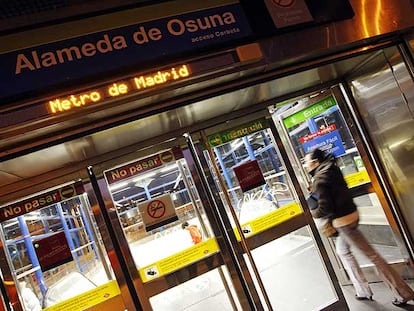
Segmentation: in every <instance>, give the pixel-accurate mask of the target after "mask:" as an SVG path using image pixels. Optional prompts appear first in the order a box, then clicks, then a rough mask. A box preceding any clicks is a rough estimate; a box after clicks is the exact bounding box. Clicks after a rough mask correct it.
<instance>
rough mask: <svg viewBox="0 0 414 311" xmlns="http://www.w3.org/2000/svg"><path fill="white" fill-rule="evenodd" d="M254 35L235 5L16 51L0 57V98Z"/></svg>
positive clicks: (239, 7) (241, 11)
mask: <svg viewBox="0 0 414 311" xmlns="http://www.w3.org/2000/svg"><path fill="white" fill-rule="evenodd" d="M251 33H252V32H251V29H250V26H249V24H248V22H247V19H246V16H245V14H244V12H243V10H242V8H241V6H240V5H239V4H231V5H224V6H220V7H216V8H210V9H205V10H199V11H195V12H190V13H186V14H181V15H176V16H169V17H168V18H162V19H157V20H152V21H148V22H143V23H139V24H135V25H131V26H126V27H122V28H117V29H113V30H109V31H103V32H98V33H94V34H90V35H85V36H81V37H77V38H72V39H68V40H63V41H59V42H54V43H50V44H45V45H41V46H37V47H31V48H28V49H25V50H19V51H13V52H10V53H6V54H2V55H0V81H1V82H2V83H1V84H0V97H1V98H9V97H12V96H15V95H19V94H24V93H28V92H32V91H36V90H40V89H42V88H50V87H53V86H56V85H59V84H62V83H65V82H72V81H76V80H77V79H81V78H82V79H84V78H88V77H92V76H98V75H99V74H102V73H105V72H114V71H115V70H121V69H124V68H127V67H131V66H137V65H140V64H143V63H147V62H148V61H154V60H157V59H161V58H163V57H166V56H169V57H171V56H177V55H178V54H179V53H183V52H191V51H194V50H197V49H200V48H205V47H210V46H213V45H218V44H223V43H228V42H231V41H234V40H238V39H240V38H244V37H247V36H249V35H251ZM135 69H136V68H135Z"/></svg>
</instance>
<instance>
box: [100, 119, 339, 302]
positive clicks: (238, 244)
mask: <svg viewBox="0 0 414 311" xmlns="http://www.w3.org/2000/svg"><path fill="white" fill-rule="evenodd" d="M233 122H234V124H238V125H237V129H232V128H230V127H229V126H228V124H227V123H226V124H224V125H220V126H218V127H216V128H209V129H206V130H205V131H203V132H202V133H199V132H197V133H192V134H185V135H184V137H182V138H176V139H171V140H169V141H166V142H164V143H160V144H158V145H154V146H152V147H150V148H143V149H142V150H140V151H137V152H135V153H134V154H131V155H128V158H129V159H128V160H127V159H124V160H122V159H118V160H117V161H116V160H114V161H115V162H118V164H115V165H112V166H110V165H108V167H107V168H106V169H105V170H103V171H102V174H98V177H97V180H98V181H99V192H100V193H101V194H102V197H103V199H104V200H103V201H104V202H105V208H106V209H107V210H108V211H110V217H111V221H112V224H113V226H114V227H117V226H119V228H120V231H119V235H118V236H117V239H118V240H119V241H120V246H121V248H122V249H123V250H124V253H123V255H124V256H125V262H126V263H130V264H131V267H129V269H130V270H129V272H130V274H131V275H132V276H133V279H134V284H135V288H136V292H137V294H138V296H139V299H140V303H141V306H142V308H143V309H144V310H208V309H217V308H220V309H222V310H273V309H282V310H315V309H324V308H325V307H329V306H338V308H342V309H343V310H346V309H347V307H346V303H345V300H344V297H343V295H342V292H341V289H340V287H339V284H338V282H337V280H336V278H335V275H334V273H333V269H332V267H331V266H330V265H329V260H328V259H327V256H326V252H324V250H323V246H322V243H321V241H320V239H319V237H318V236H317V235H315V232H316V228H315V227H314V224H313V223H312V221H311V217H310V215H309V213H308V212H304V211H303V209H302V204H301V203H300V202H304V199H303V195H302V194H300V193H299V195H298V194H297V191H298V190H299V191H300V189H299V188H296V187H295V186H294V185H293V182H292V179H291V178H290V177H289V173H288V170H287V169H286V166H285V162H284V159H283V158H282V157H281V155H280V152H279V149H278V148H277V147H275V146H276V143H275V139H274V136H273V134H272V130H271V128H270V127H271V126H270V124H268V123H267V120H265V119H264V118H260V119H258V120H250V121H248V125H246V124H243V123H240V122H243V120H237V121H236V120H232V124H233ZM223 126H224V128H225V129H223ZM243 129H247V132H246V130H243ZM235 130H236V131H237V133H241V134H238V135H237V137H236V136H233V135H232V134H223V133H224V132H225V133H227V132H228V133H233V132H234V131H235ZM223 131H224V132H223ZM273 132H274V131H273ZM219 135H220V136H221V137H222V138H220V137H219ZM223 137H226V138H223ZM204 138H205V139H204ZM223 139H224V140H223ZM206 148H207V149H206ZM213 150H215V151H213ZM214 152H216V153H214ZM253 158H254V159H253ZM222 160H223V162H221V161H222ZM220 163H223V164H224V166H222V168H225V169H226V171H223V170H222V171H220V169H219V166H220ZM248 172H250V173H254V174H255V176H256V177H255V178H254V180H253V181H252V180H250V179H249V178H247V179H248V180H249V181H247V180H246V179H245V178H244V177H240V176H246V173H248ZM250 173H248V174H247V175H249V174H250ZM236 175H238V177H236ZM226 178H227V180H228V181H230V180H231V181H232V184H231V185H230V184H226V182H225V180H226ZM296 183H297V182H296ZM246 187H247V188H246ZM299 198H301V199H299ZM125 250H127V251H125ZM332 280H333V281H332ZM321 293H323V294H321ZM298 297H300V299H298Z"/></svg>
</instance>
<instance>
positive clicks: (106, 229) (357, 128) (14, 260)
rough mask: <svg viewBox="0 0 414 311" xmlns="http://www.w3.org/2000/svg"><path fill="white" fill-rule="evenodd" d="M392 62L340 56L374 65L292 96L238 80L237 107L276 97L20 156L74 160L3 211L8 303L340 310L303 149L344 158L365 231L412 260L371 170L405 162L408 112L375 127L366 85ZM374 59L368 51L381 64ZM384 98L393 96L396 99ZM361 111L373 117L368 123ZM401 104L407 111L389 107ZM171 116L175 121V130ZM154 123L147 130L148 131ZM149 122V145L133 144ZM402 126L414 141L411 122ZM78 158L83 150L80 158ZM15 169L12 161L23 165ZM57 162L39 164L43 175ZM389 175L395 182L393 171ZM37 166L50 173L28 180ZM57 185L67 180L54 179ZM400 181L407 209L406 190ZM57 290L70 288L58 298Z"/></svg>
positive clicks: (336, 269)
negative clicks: (313, 212) (310, 203)
mask: <svg viewBox="0 0 414 311" xmlns="http://www.w3.org/2000/svg"><path fill="white" fill-rule="evenodd" d="M396 55H397V56H401V55H400V54H399V52H398V50H397V48H396V47H390V48H388V49H384V50H381V51H373V52H372V54H371V55H368V56H366V55H365V54H363V55H358V56H356V57H355V59H356V60H355V59H349V60H342V61H343V63H341V64H339V65H337V66H338V67H340V68H343V67H344V68H348V67H352V66H351V65H354V64H355V63H358V65H359V64H361V63H362V64H367V67H366V68H365V67H364V66H362V65H361V66H359V67H358V68H363V72H362V73H361V72H357V73H356V74H354V75H349V76H347V77H344V79H343V80H341V81H340V82H338V81H335V82H333V78H329V79H327V80H328V81H327V83H325V84H324V87H320V85H319V84H317V83H319V76H318V77H317V81H316V82H315V81H313V80H312V81H309V80H306V81H307V82H306V84H312V85H318V86H317V87H316V86H314V87H312V88H311V89H306V90H304V89H303V88H301V89H300V90H299V91H298V92H293V91H292V90H291V91H292V92H289V97H286V96H285V97H283V100H282V99H281V98H282V97H280V98H279V97H278V96H275V95H274V94H273V93H271V92H270V90H271V89H272V87H273V86H275V85H277V84H278V82H279V80H278V79H279V78H275V77H274V76H273V77H271V79H273V80H271V79H270V78H269V79H268V80H266V81H264V82H260V83H261V84H259V82H257V84H256V85H253V86H251V85H250V86H249V85H248V86H244V85H242V82H239V81H237V83H239V84H238V85H237V88H236V89H235V90H233V91H232V92H233V93H234V96H235V97H234V98H236V99H237V100H239V99H240V101H241V98H243V96H244V95H246V94H247V95H249V93H250V94H251V93H253V94H254V96H253V97H252V98H253V99H256V98H258V97H260V96H256V95H257V93H259V91H261V90H263V89H264V90H265V92H266V96H268V97H267V98H266V97H265V99H266V100H264V101H263V102H260V103H257V102H253V101H251V102H249V101H248V100H250V99H251V98H248V96H246V98H247V99H248V100H246V101H245V102H243V104H240V102H239V101H237V105H234V107H230V108H228V107H224V108H223V109H224V110H225V114H224V115H223V116H221V115H220V111H221V110H220V109H219V108H221V107H219V106H226V105H221V101H225V100H226V99H228V97H226V96H230V95H229V94H230V93H231V91H227V93H225V94H224V95H220V96H218V95H217V98H215V97H214V96H216V95H214V96H213V95H211V97H209V98H208V100H212V101H214V100H216V102H215V106H214V108H216V109H217V110H216V111H215V110H213V109H211V107H208V105H205V104H206V103H205V102H203V101H202V100H200V101H198V102H195V103H192V104H188V105H186V106H185V107H184V106H183V107H178V108H177V109H175V108H174V109H172V110H167V111H163V112H160V113H159V114H155V113H154V114H153V115H151V116H148V115H147V116H145V117H140V118H138V117H136V115H135V113H137V111H136V110H135V111H132V112H130V113H129V116H128V118H126V119H122V120H121V121H119V123H117V124H112V127H110V126H108V128H105V129H102V128H101V129H99V131H98V130H97V131H96V132H94V133H92V134H85V133H81V135H80V136H81V137H76V138H73V139H71V140H68V141H65V142H63V143H59V144H58V143H57V145H53V144H51V145H52V146H47V147H44V148H43V149H42V150H40V151H34V152H32V153H30V154H27V155H24V156H22V158H23V157H27V158H25V159H23V160H27V161H21V160H22V159H21V158H19V157H17V158H16V159H12V160H11V162H13V161H17V162H18V165H22V166H23V165H24V164H25V163H30V165H32V163H34V162H36V161H38V162H40V160H41V158H42V156H44V155H45V154H59V153H53V151H59V152H61V153H60V154H64V155H68V158H69V160H68V162H67V163H69V164H68V165H67V167H70V169H71V171H70V170H69V169H68V171H67V172H64V173H61V174H60V175H57V176H58V177H56V179H53V186H50V185H49V183H48V182H49V180H46V179H45V180H42V179H41V178H39V179H40V180H41V181H42V184H41V186H42V191H40V192H39V191H38V190H36V191H34V190H33V193H30V194H29V195H27V193H26V195H24V196H23V195H22V196H21V197H20V198H17V199H16V198H15V200H14V201H12V202H10V203H7V204H6V205H4V206H2V207H1V218H0V228H1V232H0V236H1V242H2V245H3V247H2V248H1V249H0V251H1V252H0V260H1V269H2V274H3V278H4V281H5V282H4V283H5V286H6V291H7V294H8V296H9V299H10V301H11V302H12V303H13V307H14V308H15V310H26V309H27V307H26V306H27V303H28V302H26V301H25V298H24V297H23V295H24V294H23V293H24V292H25V293H28V292H29V293H30V296H31V297H32V298H33V297H36V299H37V300H38V304H39V305H41V308H43V309H47V310H52V311H57V310H65V309H64V308H68V306H70V307H71V308H73V309H74V310H94V309H95V310H111V311H114V310H116V311H118V310H119V311H123V310H125V309H128V310H140V309H142V310H172V309H174V310H184V309H188V310H191V309H193V310H204V309H211V308H212V307H213V308H214V309H217V307H219V308H220V309H223V310H249V309H251V310H315V309H320V310H347V308H348V307H347V305H346V302H345V299H344V296H343V294H342V291H341V288H340V285H343V284H347V283H349V282H348V280H347V276H346V274H345V273H344V271H343V269H342V267H341V265H340V263H339V264H338V262H339V261H338V260H335V259H336V258H335V253H334V248H333V247H334V243H333V241H332V240H329V241H328V240H326V239H325V238H323V237H321V236H320V235H319V233H318V230H317V228H316V225H315V223H314V221H313V219H312V218H311V216H310V214H309V212H308V209H307V206H306V200H305V196H306V194H307V191H306V185H307V183H308V181H309V180H308V176H307V175H306V174H305V173H304V171H303V169H302V158H303V156H304V154H305V153H306V152H308V151H309V150H310V149H311V148H314V147H315V146H319V147H321V146H322V147H324V148H326V150H330V151H332V152H333V153H334V154H335V155H336V157H337V158H338V162H339V163H340V166H341V168H342V170H343V173H344V175H345V176H346V178H347V181H348V184H349V186H350V188H351V190H352V191H353V193H354V197H355V200H356V202H357V204H358V207H359V208H360V211H361V223H362V225H363V227H364V229H365V230H366V233H367V235H368V236H369V238H371V241H372V243H373V244H375V245H376V246H379V248H380V249H379V251H380V252H381V254H383V256H384V257H386V259H387V260H388V262H389V263H391V264H395V265H401V266H403V267H404V266H405V265H406V263H407V261H409V260H410V259H409V258H410V257H409V255H408V251H407V247H406V245H405V244H404V243H403V241H402V240H401V239H400V237H399V235H398V233H401V232H399V231H398V230H399V226H398V225H399V224H398V225H397V221H396V220H397V219H398V217H395V215H394V214H393V213H394V209H393V206H392V205H393V204H392V203H394V204H395V202H391V200H389V198H390V197H391V196H387V195H386V194H388V193H386V191H385V190H388V191H389V190H390V189H387V188H385V187H384V186H389V185H387V184H386V182H384V178H383V177H384V176H385V175H381V178H382V179H381V178H380V176H379V174H380V173H382V172H380V170H379V169H378V167H379V163H380V161H384V160H387V159H392V160H393V161H392V162H390V163H391V164H393V165H395V164H405V165H406V166H405V167H406V168H407V167H408V168H411V163H406V162H404V160H403V157H402V156H401V150H400V149H399V148H400V145H401V144H402V145H403V146H406V147H410V146H411V142H410V140H409V139H406V140H404V139H402V140H401V141H400V140H399V139H395V137H397V136H398V137H397V138H399V137H400V136H399V135H395V136H394V138H393V135H391V134H397V133H396V132H395V130H394V127H393V126H392V125H395V124H398V122H397V121H398V120H400V115H399V114H395V115H393V116H394V117H395V118H393V120H397V121H395V122H394V123H393V124H388V125H389V128H388V127H387V128H385V129H381V130H378V127H377V126H378V125H383V124H384V122H379V121H384V115H383V114H381V111H378V110H375V109H372V105H371V98H376V97H375V96H376V95H378V94H376V93H374V94H368V95H367V92H366V87H365V86H364V83H367V82H366V81H368V80H369V81H372V79H369V78H370V74H372V75H375V77H376V78H378V76H381V75H379V74H378V73H381V74H383V72H382V71H381V70H382V69H381V68H386V69H387V70H385V71H386V72H385V73H388V74H389V72H391V71H390V69H389V68H388V67H387V66H386V65H387V64H388V63H387V60H388V59H392V61H395V62H396V65H395V66H396V67H398V68H403V69H405V73H406V74H407V73H408V72H407V69H406V67H405V66H403V65H401V64H402V61H401V58H400V59H399V60H400V61H399V62H398V57H397V56H396ZM377 57H378V58H377ZM357 58H358V59H357ZM366 59H368V60H371V59H374V60H375V62H374V65H375V66H373V67H372V68H371V67H370V66H369V65H370V63H369V61H367V62H365V61H366ZM338 62H339V61H338ZM364 62H365V63H364ZM344 64H345V65H344ZM350 64H351V65H350ZM335 65H336V64H335ZM342 65H343V67H342ZM329 66H331V64H328V65H327V67H329ZM327 67H323V65H320V67H317V68H316V69H315V68H314V69H309V72H307V71H305V70H304V71H302V72H299V73H298V74H297V75H298V76H295V77H294V78H298V77H299V78H303V79H311V77H313V76H316V73H315V72H318V73H319V72H323V73H324V74H326V72H327V71H326V68H327ZM309 73H311V74H309ZM308 74H309V75H308ZM400 74H401V73H400V72H399V75H396V76H395V77H392V78H393V79H394V80H393V81H394V82H395V83H394V84H395V85H393V86H394V88H393V92H391V93H392V94H395V90H401V85H402V84H400V83H397V82H398V81H397V80H396V79H397V78H398V77H403V78H402V79H403V81H405V82H406V81H407V80H408V81H411V82H412V80H410V78H409V77H408V76H407V75H405V76H401V75H400ZM397 76H398V77H397ZM367 77H368V78H367ZM284 78H285V77H282V78H280V79H284ZM389 78H390V77H389V76H387V77H386V80H387V79H389ZM289 79H292V77H287V78H286V80H283V81H284V82H286V81H289ZM298 80H299V79H298ZM308 81H309V83H308ZM376 81H377V80H376ZM387 81H388V80H387ZM255 83H256V82H255ZM377 83H378V84H381V83H384V82H383V81H381V80H378V81H377ZM235 84H236V83H235ZM286 84H287V83H284V84H283V83H281V85H286ZM390 85H391V84H388V86H389V87H390ZM404 86H405V84H404ZM180 91H181V90H180ZM384 92H385V91H384ZM293 93H294V94H295V95H290V94H293ZM385 93H386V94H388V93H387V92H385ZM397 94H398V95H400V94H399V93H397ZM191 95H192V96H194V94H191ZM260 95H263V94H262V93H260ZM382 95H383V94H381V95H378V96H379V97H380V98H381V97H382ZM390 97H392V98H391V99H390V101H391V102H394V101H395V97H399V96H395V95H393V96H391V95H390ZM234 98H233V99H234ZM144 99H145V98H144ZM144 99H143V100H144ZM183 101H184V99H183ZM229 102H230V101H229ZM239 105H240V106H239ZM243 105H244V106H243ZM200 107H201V108H200ZM205 107H207V108H205ZM395 107H398V108H400V109H402V108H404V105H400V106H398V104H396V105H395ZM407 107H408V108H409V106H408V105H407ZM121 108H122V107H121ZM408 108H407V109H408ZM226 109H227V110H226ZM371 109H372V110H371ZM360 111H367V114H366V115H364V117H365V120H361V113H360ZM392 111H394V112H396V111H399V109H397V108H396V109H394V110H391V111H388V115H389V114H390V113H391V112H392ZM206 112H207V115H205V114H203V113H206ZM368 112H369V113H368ZM208 113H209V114H208ZM120 115H122V114H120ZM131 115H133V117H131ZM201 115H202V116H203V118H204V119H202V122H201V126H200V125H198V119H201V117H199V116H201ZM140 116H141V115H140ZM193 116H195V117H194V119H191V117H193ZM368 116H369V118H368ZM119 118H121V117H120V116H119ZM186 118H188V120H189V121H188V123H186V121H187V119H186ZM176 120H178V121H179V122H178V121H177V126H176V128H173V126H171V128H170V127H169V125H170V124H174V122H175V121H176ZM367 120H368V121H370V122H368V123H367V124H363V122H367ZM72 121H73V120H72ZM377 121H378V122H377ZM157 122H159V123H157ZM162 122H165V123H162ZM404 122H405V121H404ZM410 122H411V121H410V120H408V121H407V124H411V123H410ZM158 124H160V126H159V128H157V125H158ZM182 124H185V125H186V126H182ZM404 124H405V123H404ZM148 125H151V126H150V127H149V126H148ZM174 125H175V124H174ZM363 125H365V127H364V126H363ZM369 126H371V127H369ZM149 128H150V129H151V131H153V132H151V133H149V134H148V133H147V132H149V131H148V129H149ZM407 128H408V129H410V128H411V127H407ZM170 129H171V131H170ZM144 130H146V132H145V133H144V134H145V135H144V134H142V135H143V137H144V138H145V139H144V138H142V137H140V134H141V133H140V131H144ZM79 131H81V129H79ZM157 134H159V135H161V136H162V138H158V137H157ZM368 134H370V135H371V134H373V135H374V136H373V137H376V138H377V141H378V142H382V143H383V144H382V145H381V144H377V145H376V146H375V148H378V149H377V154H379V155H380V156H383V157H384V158H382V159H381V158H378V156H377V155H375V153H374V152H373V149H369V148H368V147H367V146H368V145H369V139H368V138H369V137H368V136H369V135H368ZM398 134H401V133H398ZM375 135H377V136H375ZM404 135H405V136H407V137H411V136H409V135H411V134H410V132H409V131H407V132H406V133H405V132H404ZM404 135H402V136H404ZM385 138H386V139H388V140H387V141H386V143H384V140H383V139H385ZM54 139H57V138H56V137H54ZM394 140H397V141H398V142H400V143H401V144H393V143H392V142H393V141H394ZM404 144H405V145H404ZM94 148H96V149H94ZM62 150H64V151H65V152H66V153H65V152H64V151H62ZM407 150H408V151H411V150H412V149H409V148H408V149H407ZM374 151H375V150H374ZM94 152H95V153H94ZM384 155H385V156H384ZM71 156H73V158H71ZM62 157H63V156H62ZM77 157H78V158H79V159H83V160H82V162H80V164H78V158H77ZM59 160H61V159H59ZM61 161H62V163H64V160H61ZM376 161H377V162H376ZM17 162H16V163H17ZM13 163H14V164H15V165H14V166H13V165H10V163H8V164H9V167H10V168H11V167H16V166H17V165H16V163H15V162H13ZM390 163H387V164H390ZM59 164H60V163H59ZM2 165H3V164H2ZM76 165H78V166H76ZM5 166H6V165H3V167H2V170H3V171H7V170H8V168H7V169H6V168H4V167H5ZM49 166H50V163H46V164H44V167H46V168H44V170H43V171H42V172H43V174H44V175H46V174H48V173H49V171H48V169H49ZM62 166H64V165H62ZM72 166H74V167H75V166H76V168H75V169H72ZM25 167H26V168H27V166H25ZM56 167H57V169H56V171H58V170H59V169H61V167H59V166H58V165H56ZM67 167H65V168H66V169H67ZM387 168H388V169H389V171H388V174H389V176H387V177H388V178H389V180H393V179H392V177H395V176H394V175H393V172H394V171H395V170H394V168H395V167H392V166H391V165H389V166H387ZM9 170H10V171H11V169H9ZM39 171H40V169H39ZM396 171H398V173H399V176H404V175H405V174H408V173H409V172H411V171H412V170H411V171H410V170H408V169H407V170H404V166H399V167H398V170H396ZM54 173H55V172H54ZM36 174H38V175H41V173H39V172H36V173H34V174H33V175H30V174H29V173H28V176H38V175H36ZM10 175H11V174H10ZM73 176H76V177H77V178H75V177H73ZM407 176H408V175H407ZM42 177H44V176H42ZM59 178H60V179H62V180H64V181H65V182H62V183H57V182H56V180H58V179H59ZM407 178H408V179H409V176H408V177H407ZM395 187H396V188H395V189H394V190H396V192H397V191H401V192H400V194H401V195H402V196H401V198H399V199H401V202H399V203H400V206H404V204H401V203H404V202H406V201H404V197H403V195H404V191H403V190H404V188H403V187H401V185H400V186H399V187H397V186H395ZM384 189H385V190H384ZM25 191H26V192H28V191H31V190H25ZM405 194H406V193H405ZM13 195H14V194H13ZM409 195H410V196H411V194H409ZM16 196H17V195H16ZM407 198H409V197H408V196H407ZM407 202H409V200H408V199H407ZM407 206H408V205H407ZM405 212H407V211H405ZM407 213H409V211H408V212H407ZM407 219H408V217H407ZM396 233H397V234H396ZM44 246H46V250H43V251H42V249H44ZM54 255H56V256H54ZM337 264H338V265H337ZM362 265H363V266H364V268H366V269H368V268H370V267H369V263H365V262H362ZM67 275H70V276H73V277H74V278H73V279H71V278H70V277H68V276H67ZM371 280H374V279H371ZM78 281H79V283H78ZM81 283H82V284H83V285H79V286H78V285H77V284H81ZM65 286H66V287H65ZM62 288H69V289H70V290H66V291H65V290H63V291H62ZM26 289H28V290H29V291H27V290H26ZM53 289H58V290H57V292H64V293H67V294H68V296H59V295H57V294H55V295H53V294H50V293H53ZM321 293H322V294H321ZM84 304H85V305H84Z"/></svg>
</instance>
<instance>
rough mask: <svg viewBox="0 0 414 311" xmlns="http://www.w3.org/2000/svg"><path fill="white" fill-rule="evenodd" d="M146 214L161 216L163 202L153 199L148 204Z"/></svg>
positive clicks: (163, 208) (163, 207) (163, 209)
mask: <svg viewBox="0 0 414 311" xmlns="http://www.w3.org/2000/svg"><path fill="white" fill-rule="evenodd" d="M147 214H148V216H149V217H151V218H155V219H156V218H161V217H162V216H164V215H165V204H164V202H163V201H160V200H154V201H151V202H150V203H149V204H148V207H147Z"/></svg>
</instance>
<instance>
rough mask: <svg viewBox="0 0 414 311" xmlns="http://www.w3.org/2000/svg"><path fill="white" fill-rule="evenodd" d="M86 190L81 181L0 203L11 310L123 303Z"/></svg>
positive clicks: (104, 307)
mask: <svg viewBox="0 0 414 311" xmlns="http://www.w3.org/2000/svg"><path fill="white" fill-rule="evenodd" d="M85 192H86V191H85V188H84V185H83V183H82V182H80V181H79V182H74V183H69V184H65V185H62V186H59V187H56V188H52V189H47V190H45V191H44V192H41V193H37V194H34V195H33V196H30V197H27V198H23V199H21V200H19V201H16V202H13V203H10V204H8V205H6V206H2V207H1V209H0V238H1V242H2V248H1V253H0V254H1V255H0V256H1V259H2V260H1V263H2V266H1V271H2V273H3V277H4V280H5V284H6V292H7V296H8V297H9V298H10V301H11V304H12V305H13V309H14V310H79V311H80V310H86V309H87V310H100V311H102V310H112V311H113V310H120V311H121V310H122V311H123V310H124V309H125V308H126V307H125V304H124V299H123V298H122V297H121V292H120V288H119V286H118V282H117V281H116V280H115V276H114V273H113V270H112V268H111V265H110V264H109V261H108V255H107V252H106V250H105V248H104V245H103V241H102V237H101V235H100V234H99V231H98V230H97V223H96V220H95V218H94V216H93V214H92V210H91V205H90V201H89V198H88V196H87V194H86V193H85ZM3 259H4V260H3Z"/></svg>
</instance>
